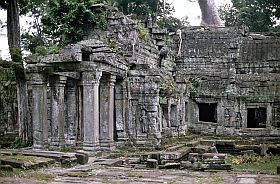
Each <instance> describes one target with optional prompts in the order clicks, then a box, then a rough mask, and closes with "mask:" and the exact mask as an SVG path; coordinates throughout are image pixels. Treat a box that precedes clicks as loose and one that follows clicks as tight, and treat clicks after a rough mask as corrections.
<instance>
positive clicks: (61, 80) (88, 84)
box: [31, 71, 116, 151]
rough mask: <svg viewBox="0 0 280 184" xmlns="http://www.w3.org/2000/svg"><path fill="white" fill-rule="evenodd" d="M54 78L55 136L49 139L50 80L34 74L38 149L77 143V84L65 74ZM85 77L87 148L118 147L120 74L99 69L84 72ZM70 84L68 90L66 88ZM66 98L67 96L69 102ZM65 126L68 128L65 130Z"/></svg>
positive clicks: (84, 140) (35, 129)
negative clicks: (116, 112) (116, 93)
mask: <svg viewBox="0 0 280 184" xmlns="http://www.w3.org/2000/svg"><path fill="white" fill-rule="evenodd" d="M101 77H102V78H101ZM51 81H52V82H50V87H51V88H50V89H51V93H50V96H51V97H50V104H51V105H50V106H51V108H50V114H51V115H50V119H51V120H50V121H51V135H50V136H51V137H50V139H48V138H49V137H48V129H49V125H48V119H47V117H48V104H47V82H46V80H45V79H44V77H43V75H42V74H39V73H33V74H32V83H31V84H32V103H33V104H32V120H33V147H34V148H35V149H43V148H45V147H47V146H50V147H51V148H53V149H57V148H61V147H62V146H64V145H65V144H70V145H72V146H75V144H76V133H77V132H76V129H77V121H78V110H77V108H78V107H77V106H78V104H79V102H77V90H76V89H77V85H76V84H75V83H71V82H70V83H69V81H67V77H65V76H56V77H52V80H51ZM81 81H82V82H81V85H82V93H83V94H82V99H81V100H82V103H81V104H82V113H81V115H82V123H83V149H84V150H87V151H95V150H99V149H100V148H101V149H112V148H113V147H114V134H113V133H114V103H115V102H114V86H115V82H116V77H115V76H113V75H103V76H102V72H99V71H98V72H83V73H82V80H81ZM66 84H67V91H65V87H66ZM65 94H66V97H65ZM65 98H67V100H66V103H65ZM65 112H66V113H65ZM66 120H67V121H66ZM66 122H67V125H66ZM65 126H66V127H67V130H65ZM65 137H67V140H65ZM48 140H50V143H49V142H48Z"/></svg>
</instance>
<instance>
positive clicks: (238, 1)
mask: <svg viewBox="0 0 280 184" xmlns="http://www.w3.org/2000/svg"><path fill="white" fill-rule="evenodd" d="M220 12H221V17H222V19H223V20H224V21H225V25H226V26H240V25H246V26H248V27H249V29H250V31H255V32H264V31H279V30H280V29H279V27H275V23H276V20H277V19H279V18H280V1H279V0H232V6H229V5H227V6H225V7H223V8H222V9H221V10H220Z"/></svg>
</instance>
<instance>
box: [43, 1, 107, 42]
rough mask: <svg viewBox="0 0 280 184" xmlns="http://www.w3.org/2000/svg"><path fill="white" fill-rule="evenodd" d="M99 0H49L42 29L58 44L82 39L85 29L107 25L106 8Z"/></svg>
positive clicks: (103, 27)
mask: <svg viewBox="0 0 280 184" xmlns="http://www.w3.org/2000/svg"><path fill="white" fill-rule="evenodd" d="M104 5H105V4H103V1H101V0H87V1H81V0H60V1H58V0H51V1H49V3H48V4H47V8H46V14H45V15H44V16H43V17H42V22H43V27H44V29H43V31H44V32H45V33H46V34H48V35H50V36H51V37H52V38H53V39H54V40H56V41H58V42H59V44H60V45H66V44H69V43H75V42H78V41H80V40H82V39H83V36H84V35H85V31H86V29H90V28H91V29H92V28H94V27H99V28H102V29H105V28H106V26H107V10H106V9H105V8H104Z"/></svg>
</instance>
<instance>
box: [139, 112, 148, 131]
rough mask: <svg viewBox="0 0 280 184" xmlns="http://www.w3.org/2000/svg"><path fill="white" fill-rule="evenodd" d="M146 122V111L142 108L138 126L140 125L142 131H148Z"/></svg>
mask: <svg viewBox="0 0 280 184" xmlns="http://www.w3.org/2000/svg"><path fill="white" fill-rule="evenodd" d="M147 123H148V122H147V113H146V110H145V109H144V108H142V110H141V114H140V127H141V132H142V133H147V132H148V130H147V129H148V128H147Z"/></svg>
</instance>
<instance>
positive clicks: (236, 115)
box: [235, 112, 242, 128]
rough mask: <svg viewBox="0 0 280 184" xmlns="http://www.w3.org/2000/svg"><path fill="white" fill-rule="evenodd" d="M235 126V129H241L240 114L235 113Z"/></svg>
mask: <svg viewBox="0 0 280 184" xmlns="http://www.w3.org/2000/svg"><path fill="white" fill-rule="evenodd" d="M235 126H236V128H242V116H241V113H240V112H236V113H235Z"/></svg>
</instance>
